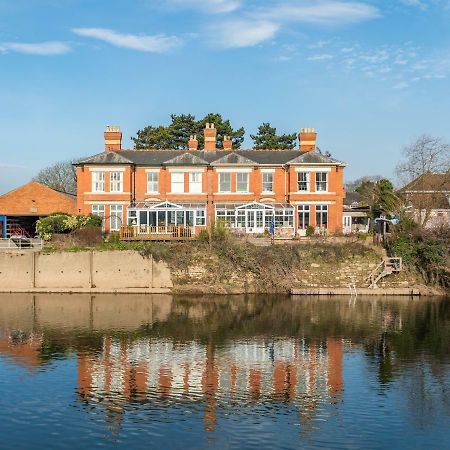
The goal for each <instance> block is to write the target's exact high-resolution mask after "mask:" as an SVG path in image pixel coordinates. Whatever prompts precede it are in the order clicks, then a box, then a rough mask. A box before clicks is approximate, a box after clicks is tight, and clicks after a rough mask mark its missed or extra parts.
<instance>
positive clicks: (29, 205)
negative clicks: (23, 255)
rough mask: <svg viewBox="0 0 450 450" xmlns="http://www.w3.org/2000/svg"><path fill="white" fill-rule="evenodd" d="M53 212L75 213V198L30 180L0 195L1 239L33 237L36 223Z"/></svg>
mask: <svg viewBox="0 0 450 450" xmlns="http://www.w3.org/2000/svg"><path fill="white" fill-rule="evenodd" d="M56 212H65V213H68V214H76V213H77V209H76V196H74V195H70V194H65V193H62V192H58V191H55V190H54V189H51V188H49V187H47V186H44V185H43V184H41V183H38V182H36V181H32V182H30V183H28V184H25V185H24V186H21V187H19V188H17V189H14V190H12V191H10V192H7V193H6V194H3V195H2V196H0V238H7V237H10V236H11V235H21V236H28V237H33V236H34V235H35V234H36V222H37V221H38V220H39V219H40V218H42V217H46V216H49V215H50V214H53V213H56Z"/></svg>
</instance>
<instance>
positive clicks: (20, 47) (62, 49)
mask: <svg viewBox="0 0 450 450" xmlns="http://www.w3.org/2000/svg"><path fill="white" fill-rule="evenodd" d="M69 51H70V47H69V46H68V45H67V44H65V43H64V42H58V41H48V42H36V43H24V42H2V43H0V53H8V52H16V53H25V54H27V55H39V56H52V55H62V54H64V53H68V52H69Z"/></svg>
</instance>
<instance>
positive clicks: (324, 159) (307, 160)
mask: <svg viewBox="0 0 450 450" xmlns="http://www.w3.org/2000/svg"><path fill="white" fill-rule="evenodd" d="M287 164H333V165H335V164H343V163H342V162H341V161H338V160H337V159H334V158H331V157H329V156H325V155H321V154H320V153H317V152H305V153H302V154H301V155H299V156H297V157H296V158H294V159H291V160H290V161H288V162H287Z"/></svg>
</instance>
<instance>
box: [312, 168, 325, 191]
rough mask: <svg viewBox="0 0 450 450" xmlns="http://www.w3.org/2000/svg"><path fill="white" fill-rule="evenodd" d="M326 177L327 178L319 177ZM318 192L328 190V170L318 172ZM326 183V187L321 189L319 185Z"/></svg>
mask: <svg viewBox="0 0 450 450" xmlns="http://www.w3.org/2000/svg"><path fill="white" fill-rule="evenodd" d="M320 177H322V178H323V177H325V180H323V179H319V178H320ZM315 178H316V192H328V172H320V171H319V172H316V177H315ZM323 184H324V185H325V189H319V186H321V185H322V186H323Z"/></svg>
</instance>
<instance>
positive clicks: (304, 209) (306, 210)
mask: <svg viewBox="0 0 450 450" xmlns="http://www.w3.org/2000/svg"><path fill="white" fill-rule="evenodd" d="M300 217H301V218H302V219H301V220H300ZM297 218H298V224H297V229H298V230H306V229H307V228H308V227H309V226H310V225H311V207H310V205H298V209H297ZM306 219H307V220H306ZM302 225H303V226H302Z"/></svg>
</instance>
